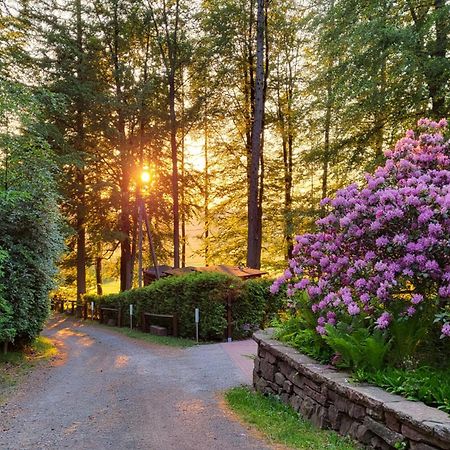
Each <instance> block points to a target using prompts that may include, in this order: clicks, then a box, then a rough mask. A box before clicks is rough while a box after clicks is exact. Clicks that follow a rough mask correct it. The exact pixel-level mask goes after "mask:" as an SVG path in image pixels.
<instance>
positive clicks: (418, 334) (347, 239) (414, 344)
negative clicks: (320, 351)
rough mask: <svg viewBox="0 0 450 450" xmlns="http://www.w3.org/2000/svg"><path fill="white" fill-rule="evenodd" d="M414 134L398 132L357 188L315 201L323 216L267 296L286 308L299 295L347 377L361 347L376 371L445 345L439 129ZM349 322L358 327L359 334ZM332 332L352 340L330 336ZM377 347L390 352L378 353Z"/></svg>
mask: <svg viewBox="0 0 450 450" xmlns="http://www.w3.org/2000/svg"><path fill="white" fill-rule="evenodd" d="M419 125H420V126H422V127H425V129H426V131H425V132H424V133H423V134H421V135H420V136H416V134H415V133H414V132H413V131H411V130H410V131H408V132H407V133H406V137H405V138H403V139H401V140H400V141H399V142H398V143H397V145H396V146H395V149H394V150H392V151H388V152H386V157H387V160H386V163H385V165H384V167H379V168H378V169H377V170H376V171H375V173H374V175H369V174H367V175H366V181H365V183H364V184H363V185H362V186H361V187H358V185H357V184H352V185H350V186H348V187H347V188H345V189H342V190H340V191H338V193H337V195H336V197H335V199H333V200H330V199H324V201H323V206H324V208H325V207H327V205H331V207H330V211H329V214H328V215H327V216H325V217H323V218H321V219H319V220H318V221H317V222H316V223H317V226H318V229H319V231H318V232H317V233H314V234H304V235H301V236H297V237H296V241H297V243H296V245H295V247H294V251H293V254H294V257H293V259H292V260H291V261H290V264H289V268H288V269H286V271H285V273H284V274H283V276H282V277H280V278H279V279H278V280H276V281H275V283H274V284H273V285H272V288H271V290H272V292H277V291H278V289H279V287H280V286H281V285H286V287H287V292H288V295H289V296H290V297H291V302H292V304H293V306H298V305H296V303H297V301H298V300H297V298H298V296H297V295H296V292H302V291H304V290H306V292H307V294H308V296H309V298H310V300H309V302H308V304H307V306H306V307H307V308H308V309H310V310H311V311H312V313H313V314H314V316H315V319H316V323H315V325H314V328H315V330H316V332H317V333H319V334H321V335H323V336H325V340H326V342H327V343H328V345H329V346H330V348H335V349H339V350H338V351H339V352H340V353H341V357H345V356H348V358H347V360H346V363H347V364H348V365H349V366H350V367H352V368H354V369H357V368H358V367H359V366H360V365H361V364H362V361H361V360H360V357H359V356H358V355H359V354H358V355H357V354H356V353H358V352H360V354H361V355H362V354H363V353H364V352H365V348H366V347H367V346H371V347H372V346H375V347H376V348H377V349H378V351H380V354H379V359H378V360H377V361H372V362H371V364H372V368H373V369H376V366H377V365H378V364H387V363H388V362H389V363H391V364H402V363H405V362H407V361H409V360H411V358H417V357H418V354H419V352H420V349H421V348H422V347H423V345H424V343H425V341H427V340H430V339H436V336H438V339H439V337H440V338H441V339H444V340H445V338H446V337H448V336H450V314H449V298H450V253H449V251H448V242H449V241H450V221H449V220H448V214H449V211H450V189H449V186H450V146H449V142H448V141H446V140H445V138H444V134H443V133H444V131H445V129H446V127H447V122H446V121H445V120H441V121H440V122H439V123H436V122H432V121H430V120H428V119H422V120H421V121H419ZM353 319H354V320H353ZM354 322H360V323H361V322H364V324H363V325H362V326H363V328H365V329H366V331H364V330H359V329H357V327H356V328H355V323H354ZM339 323H344V324H349V325H351V326H352V327H353V329H352V331H349V332H344V331H343V330H342V329H340V328H339V327H338V328H337V329H336V328H334V327H336V325H338V324H339ZM375 330H379V331H380V332H377V331H375ZM383 330H384V331H385V333H381V331H383ZM437 331H438V332H437ZM327 336H328V337H327ZM383 336H384V337H383ZM382 337H383V338H382ZM383 339H384V341H385V342H386V343H387V342H389V343H390V344H389V350H386V353H383V351H382V348H383V343H382V340H383ZM348 342H352V344H353V346H348ZM386 345H387V344H386ZM436 345H437V344H436ZM350 347H352V348H350ZM356 348H357V350H356ZM351 351H353V354H350V353H351ZM355 352H356V353H355ZM342 353H345V355H343V354H342ZM382 355H383V356H382ZM448 356H449V355H448V354H447V355H444V358H448ZM381 361H383V362H382V363H381Z"/></svg>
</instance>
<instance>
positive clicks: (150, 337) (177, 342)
mask: <svg viewBox="0 0 450 450" xmlns="http://www.w3.org/2000/svg"><path fill="white" fill-rule="evenodd" d="M88 322H89V323H90V324H92V325H95V326H99V327H102V328H108V329H109V330H111V331H114V332H116V333H120V334H123V335H125V336H127V337H129V338H131V339H139V340H141V341H145V342H149V343H151V344H158V345H168V346H170V347H179V348H187V347H193V346H194V345H197V342H195V341H194V340H192V339H185V338H176V337H173V336H156V335H154V334H150V333H144V332H142V331H139V330H131V329H130V328H125V327H120V328H119V327H110V326H108V325H103V324H99V323H98V322H93V321H90V320H89V321H88Z"/></svg>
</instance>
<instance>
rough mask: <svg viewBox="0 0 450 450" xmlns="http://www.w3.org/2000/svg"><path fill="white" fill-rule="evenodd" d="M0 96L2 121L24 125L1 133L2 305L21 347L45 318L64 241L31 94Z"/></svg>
mask: <svg viewBox="0 0 450 450" xmlns="http://www.w3.org/2000/svg"><path fill="white" fill-rule="evenodd" d="M25 97H26V98H25ZM0 98H1V99H2V101H1V102H0V125H1V124H2V120H3V119H4V118H5V117H9V119H8V120H10V121H11V120H12V121H16V122H17V123H18V124H20V125H21V126H22V127H23V132H22V133H21V134H17V135H13V134H2V133H0V147H1V148H2V155H3V158H2V164H0V177H1V180H2V184H1V186H0V249H3V250H4V251H5V252H6V253H7V254H8V258H7V259H6V260H5V261H4V266H3V271H2V273H1V274H0V286H3V293H2V295H3V299H4V300H3V309H4V310H5V311H6V310H8V313H7V314H8V315H9V314H12V320H11V322H12V323H13V324H14V328H15V343H16V344H18V345H21V344H23V343H26V342H29V341H31V340H32V339H33V338H34V337H35V336H36V335H37V334H38V333H39V332H40V331H41V330H42V327H43V324H44V321H45V319H46V318H47V315H48V310H49V307H48V293H49V291H50V290H51V289H52V287H53V277H54V275H55V274H56V267H55V261H56V259H57V258H58V256H59V254H60V251H61V250H62V245H63V242H62V237H61V232H60V222H59V220H60V216H59V212H58V205H57V194H56V191H57V190H56V186H55V183H54V178H53V175H54V173H53V171H54V166H53V163H52V156H51V152H50V149H49V147H48V145H47V144H46V143H45V142H44V140H43V139H42V137H41V136H39V134H37V132H36V122H37V121H38V118H37V112H36V105H34V104H33V101H32V95H31V94H30V93H29V92H27V91H26V90H23V91H22V90H17V89H16V90H14V92H13V93H11V92H9V91H8V90H5V89H4V84H0ZM16 103H17V104H16ZM4 161H6V164H3V162H4ZM5 301H6V303H7V304H8V305H9V307H8V306H6V307H5V306H4V305H5ZM11 309H12V311H11ZM8 322H9V319H8ZM8 329H10V327H9V328H8Z"/></svg>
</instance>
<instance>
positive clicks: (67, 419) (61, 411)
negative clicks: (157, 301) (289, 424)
mask: <svg viewBox="0 0 450 450" xmlns="http://www.w3.org/2000/svg"><path fill="white" fill-rule="evenodd" d="M45 334H46V335H47V336H50V337H52V338H53V339H55V340H56V341H57V344H58V346H59V347H60V349H61V357H60V358H58V359H57V360H56V361H55V363H54V364H52V366H51V367H47V368H40V369H37V370H36V371H35V372H33V374H32V375H31V376H30V377H29V379H28V380H27V381H26V383H25V384H24V386H23V387H22V389H21V390H20V391H19V392H18V393H17V394H16V395H14V397H13V398H11V399H10V401H9V402H8V403H7V404H5V405H3V406H0V448H1V449H2V450H6V449H8V450H9V449H11V450H13V449H14V450H16V449H17V450H19V449H20V450H25V449H33V450H40V449H65V448H68V449H77V450H83V449H86V450H94V449H95V450H97V449H98V450H100V449H120V450H122V449H123V450H125V449H146V450H172V449H177V450H190V449H192V450H194V449H195V450H203V449H205V450H214V449H221V450H232V449H239V450H241V449H242V450H246V449H261V450H263V449H268V448H269V447H268V446H267V444H265V443H263V442H261V441H259V440H257V439H256V438H255V437H253V436H251V435H250V434H249V433H248V431H247V430H246V429H245V428H244V427H243V426H242V425H240V424H239V423H238V422H236V421H234V420H232V419H230V418H229V416H228V415H227V414H226V413H225V412H224V410H223V409H222V408H221V396H220V393H221V392H222V391H224V390H226V389H228V388H230V387H232V386H237V385H239V384H247V383H249V382H250V380H251V366H252V363H253V361H252V359H251V355H252V353H254V351H255V348H256V347H255V344H254V343H253V342H251V341H245V342H234V343H229V344H211V345H201V346H196V347H192V348H188V349H176V348H171V347H165V346H157V345H152V344H147V343H145V342H142V341H138V340H133V339H129V338H127V337H125V336H123V335H121V334H118V333H115V332H114V331H112V330H109V329H107V328H104V327H98V326H92V325H84V324H82V323H78V322H72V321H70V320H67V319H63V318H59V320H55V321H54V322H53V323H51V324H50V325H49V327H48V328H47V330H46V331H45Z"/></svg>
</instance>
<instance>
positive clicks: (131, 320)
mask: <svg viewBox="0 0 450 450" xmlns="http://www.w3.org/2000/svg"><path fill="white" fill-rule="evenodd" d="M130 329H133V305H130Z"/></svg>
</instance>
